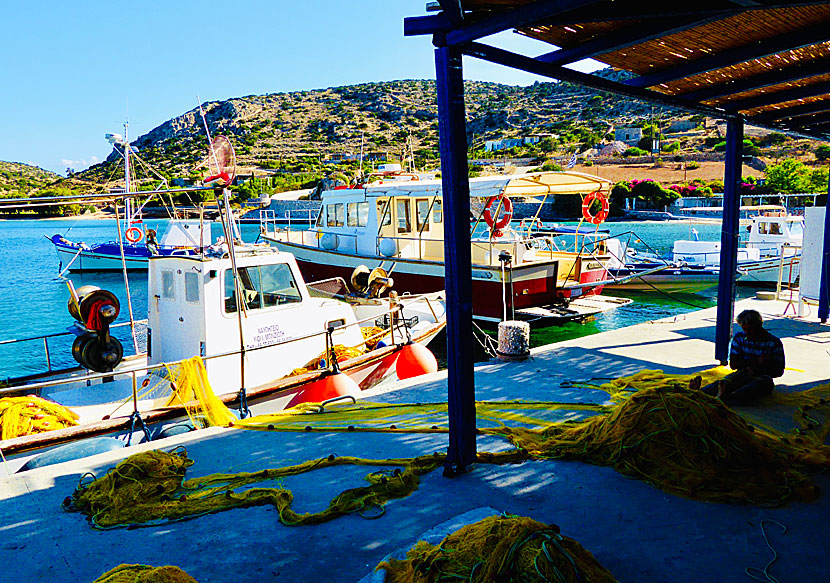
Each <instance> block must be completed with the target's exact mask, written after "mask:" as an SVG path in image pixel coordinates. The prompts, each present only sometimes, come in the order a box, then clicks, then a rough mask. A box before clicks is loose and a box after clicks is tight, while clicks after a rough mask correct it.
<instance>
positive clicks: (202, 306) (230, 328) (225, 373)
mask: <svg viewBox="0 0 830 583" xmlns="http://www.w3.org/2000/svg"><path fill="white" fill-rule="evenodd" d="M233 273H234V272H233V267H232V263H231V260H230V258H228V257H227V256H226V255H225V256H222V257H209V256H204V257H202V256H182V257H154V258H152V259H151V260H150V265H149V279H148V286H149V287H148V301H149V305H148V313H147V316H148V331H147V338H148V342H147V357H148V364H150V365H153V364H159V363H163V362H171V361H178V360H182V359H186V358H190V357H192V356H195V355H200V356H202V357H203V358H205V367H206V368H207V371H208V376H209V379H210V381H211V384H212V385H213V386H214V388H215V389H221V390H217V393H218V392H227V391H228V387H235V388H238V387H240V386H243V379H242V375H241V370H242V369H244V375H245V378H244V386H246V387H255V386H257V385H261V384H264V383H266V382H268V381H272V380H274V379H277V378H280V377H282V376H285V375H287V374H289V373H290V372H291V371H292V370H294V369H295V368H299V367H302V366H304V365H305V364H306V363H308V362H309V361H311V360H312V359H314V358H315V357H318V356H320V355H321V354H323V353H324V351H325V348H326V339H325V331H326V330H327V329H328V328H330V327H332V328H334V332H333V334H332V342H333V344H345V345H347V346H356V345H359V344H360V343H361V342H362V341H363V337H362V333H361V331H360V328H359V327H358V326H345V325H346V324H350V323H354V322H355V315H354V311H353V310H352V309H351V308H350V306H349V305H348V304H346V303H344V302H342V301H339V300H334V299H324V298H318V297H312V296H311V295H310V294H309V291H308V289H307V288H306V285H305V282H304V281H303V278H302V275H301V274H300V270H299V268H298V267H297V263H296V261H295V259H294V257H293V256H292V255H290V254H288V253H280V252H279V251H278V250H277V249H274V248H270V247H262V246H258V247H252V248H250V249H248V250H242V249H240V250H237V252H236V273H237V274H238V277H237V278H234V276H233ZM289 340H293V342H291V344H290V345H289V346H281V344H283V343H285V342H287V341H289ZM243 346H244V349H245V353H244V354H245V356H244V367H241V366H240V358H241V356H240V354H239V352H240V349H241V348H242V347H243ZM217 355H226V356H217Z"/></svg>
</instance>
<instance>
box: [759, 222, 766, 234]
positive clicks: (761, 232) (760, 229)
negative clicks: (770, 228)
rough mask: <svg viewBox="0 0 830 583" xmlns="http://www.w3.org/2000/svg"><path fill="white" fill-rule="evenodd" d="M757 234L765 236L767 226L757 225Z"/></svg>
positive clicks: (764, 224) (763, 224)
mask: <svg viewBox="0 0 830 583" xmlns="http://www.w3.org/2000/svg"><path fill="white" fill-rule="evenodd" d="M758 234H759V235H766V234H767V224H766V223H758Z"/></svg>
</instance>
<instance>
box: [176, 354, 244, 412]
mask: <svg viewBox="0 0 830 583" xmlns="http://www.w3.org/2000/svg"><path fill="white" fill-rule="evenodd" d="M167 372H168V375H169V377H170V378H172V379H174V381H173V382H172V383H171V387H172V394H171V395H170V398H169V399H168V400H167V402H166V403H165V406H166V407H171V406H182V405H183V406H184V408H185V411H187V416H188V417H189V418H190V421H191V422H192V423H193V426H194V427H214V426H223V427H224V426H227V425H229V424H231V423H233V422H234V421H236V415H234V414H233V413H232V412H231V410H230V409H228V408H227V406H225V404H224V403H223V402H222V401H221V400H220V399H219V398H218V397H217V396H216V395H215V394H214V392H213V389H212V388H211V386H210V382H209V381H208V377H207V370H206V369H205V364H204V362H202V359H201V358H199V357H198V356H195V357H193V358H191V359H188V360H183V361H182V362H181V363H179V364H177V365H175V366H168V367H167Z"/></svg>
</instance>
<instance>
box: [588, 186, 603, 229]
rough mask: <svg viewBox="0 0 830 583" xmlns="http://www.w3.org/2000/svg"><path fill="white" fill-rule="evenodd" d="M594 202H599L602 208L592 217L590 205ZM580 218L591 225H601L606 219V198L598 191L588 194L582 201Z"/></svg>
mask: <svg viewBox="0 0 830 583" xmlns="http://www.w3.org/2000/svg"><path fill="white" fill-rule="evenodd" d="M595 200H598V201H599V202H600V204H601V205H602V208H601V209H600V210H599V211H598V212H597V214H595V215H592V214H591V204H593V202H594V201H595ZM582 217H583V218H584V219H585V220H586V221H588V222H589V223H591V224H592V225H599V224H601V223H602V222H603V221H605V219H606V218H608V198H607V197H606V196H604V195H603V194H602V193H601V192H600V191H598V190H597V191H594V192H592V193H590V194H589V195H588V196H586V197H585V199H584V200H583V201H582Z"/></svg>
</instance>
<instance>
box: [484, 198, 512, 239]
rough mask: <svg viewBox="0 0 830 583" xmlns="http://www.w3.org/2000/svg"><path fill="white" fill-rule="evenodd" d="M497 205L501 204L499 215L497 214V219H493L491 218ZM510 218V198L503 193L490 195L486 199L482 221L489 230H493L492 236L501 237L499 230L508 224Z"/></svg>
mask: <svg viewBox="0 0 830 583" xmlns="http://www.w3.org/2000/svg"><path fill="white" fill-rule="evenodd" d="M499 205H501V215H500V216H499V220H498V221H495V220H494V219H493V213H494V211H495V210H496V209H498V206H499ZM512 219H513V203H512V202H510V199H509V198H507V197H506V196H504V195H503V194H499V195H498V196H491V197H490V199H489V200H488V201H487V205H486V206H485V207H484V222H486V223H487V226H488V227H490V230H491V231H492V232H493V236H494V237H501V236H502V232H501V230H502V229H503V228H505V227H506V226H507V225H509V224H510V221H511V220H512Z"/></svg>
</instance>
